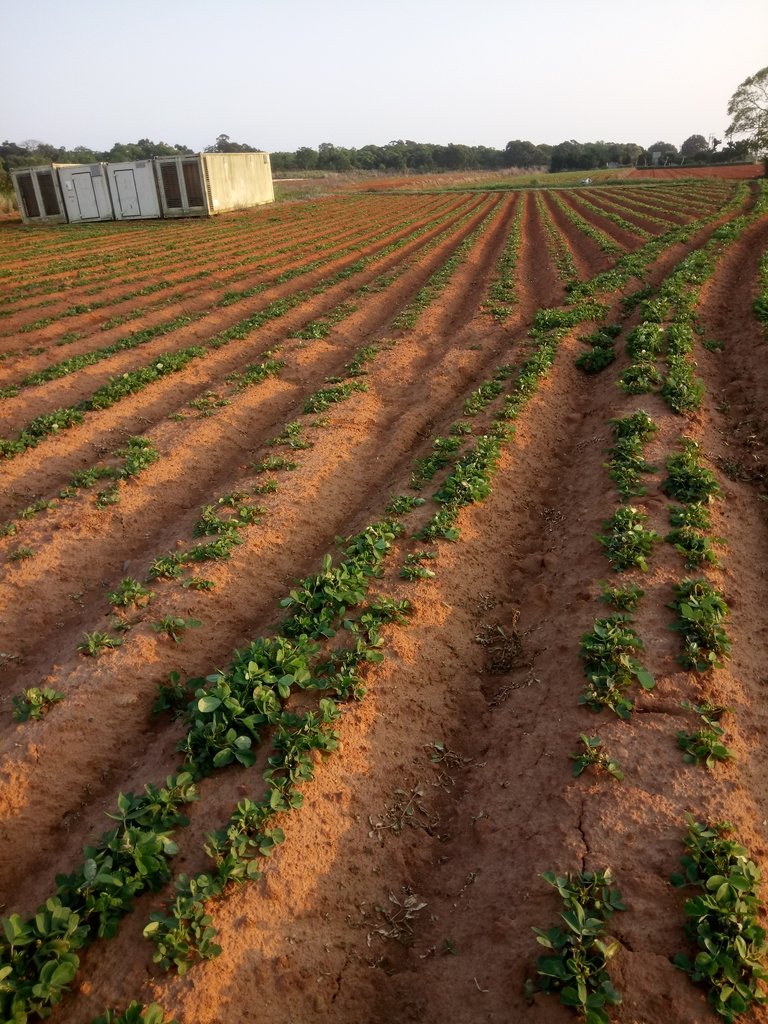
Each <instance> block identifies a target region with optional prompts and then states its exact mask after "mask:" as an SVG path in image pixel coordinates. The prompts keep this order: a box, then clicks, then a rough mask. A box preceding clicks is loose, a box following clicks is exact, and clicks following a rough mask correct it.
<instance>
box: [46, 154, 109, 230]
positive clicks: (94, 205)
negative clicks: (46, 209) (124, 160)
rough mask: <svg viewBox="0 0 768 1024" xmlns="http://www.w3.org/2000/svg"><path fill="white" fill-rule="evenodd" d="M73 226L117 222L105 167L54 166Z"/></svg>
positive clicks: (83, 165)
mask: <svg viewBox="0 0 768 1024" xmlns="http://www.w3.org/2000/svg"><path fill="white" fill-rule="evenodd" d="M53 166H54V167H55V168H56V170H57V171H58V175H59V185H60V186H61V194H62V195H63V196H64V208H65V210H66V211H67V219H68V220H69V223H70V224H79V223H80V222H81V221H92V220H114V219H115V217H114V214H113V212H112V200H111V199H110V195H109V186H108V185H107V175H106V171H105V165H104V164H54V165H53Z"/></svg>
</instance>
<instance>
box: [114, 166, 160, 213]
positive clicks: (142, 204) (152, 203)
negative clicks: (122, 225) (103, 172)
mask: <svg viewBox="0 0 768 1024" xmlns="http://www.w3.org/2000/svg"><path fill="white" fill-rule="evenodd" d="M106 166H107V180H108V182H109V192H110V195H111V196H112V209H113V210H114V213H115V220H134V219H144V218H149V217H159V216H160V200H159V198H158V195H157V184H156V182H155V174H154V171H153V169H152V161H151V160H129V161H124V162H123V163H117V164H107V165H106Z"/></svg>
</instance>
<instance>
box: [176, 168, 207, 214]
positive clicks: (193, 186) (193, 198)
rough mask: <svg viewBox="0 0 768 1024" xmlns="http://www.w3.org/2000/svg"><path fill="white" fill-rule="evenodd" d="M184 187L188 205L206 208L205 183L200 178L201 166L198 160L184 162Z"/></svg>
mask: <svg viewBox="0 0 768 1024" xmlns="http://www.w3.org/2000/svg"><path fill="white" fill-rule="evenodd" d="M181 166H182V171H183V172H184V186H185V188H186V190H187V205H188V206H190V207H195V206H199V207H204V206H205V200H204V198H203V182H202V179H201V178H200V164H199V163H198V161H197V160H183V161H182V164H181Z"/></svg>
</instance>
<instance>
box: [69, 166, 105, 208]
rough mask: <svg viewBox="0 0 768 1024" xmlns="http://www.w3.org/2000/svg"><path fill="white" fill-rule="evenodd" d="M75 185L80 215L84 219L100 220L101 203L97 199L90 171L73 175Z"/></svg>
mask: <svg viewBox="0 0 768 1024" xmlns="http://www.w3.org/2000/svg"><path fill="white" fill-rule="evenodd" d="M72 181H73V183H74V186H75V195H76V196H77V203H78V206H79V207H80V217H81V218H82V219H83V220H98V219H99V217H100V214H99V204H98V202H97V201H96V192H95V190H94V187H93V179H92V178H91V172H90V171H79V172H78V173H76V174H73V175H72Z"/></svg>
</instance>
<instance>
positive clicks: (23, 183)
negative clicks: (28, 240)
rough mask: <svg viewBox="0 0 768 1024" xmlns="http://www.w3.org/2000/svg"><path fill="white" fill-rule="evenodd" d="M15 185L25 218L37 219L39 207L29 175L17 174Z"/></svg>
mask: <svg viewBox="0 0 768 1024" xmlns="http://www.w3.org/2000/svg"><path fill="white" fill-rule="evenodd" d="M16 184H17V185H18V186H19V192H20V193H21V201H22V203H23V204H24V213H25V214H26V215H27V217H39V216H40V206H39V204H38V202H37V196H36V195H35V186H34V185H33V184H32V175H31V174H17V175H16Z"/></svg>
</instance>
